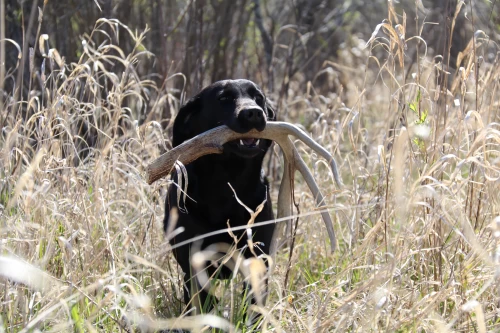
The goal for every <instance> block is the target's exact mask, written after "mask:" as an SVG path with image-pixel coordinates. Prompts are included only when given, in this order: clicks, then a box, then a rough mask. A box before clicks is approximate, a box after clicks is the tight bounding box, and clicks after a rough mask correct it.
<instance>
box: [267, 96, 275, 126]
mask: <svg viewBox="0 0 500 333" xmlns="http://www.w3.org/2000/svg"><path fill="white" fill-rule="evenodd" d="M266 111H267V119H268V120H271V121H275V120H276V111H274V109H273V107H272V106H271V103H270V102H269V100H268V99H266Z"/></svg>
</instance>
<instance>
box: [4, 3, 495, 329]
mask: <svg viewBox="0 0 500 333" xmlns="http://www.w3.org/2000/svg"><path fill="white" fill-rule="evenodd" d="M388 16H389V17H388V20H387V21H385V23H384V25H383V26H379V27H377V29H376V30H375V33H374V35H373V37H372V38H371V39H370V40H362V39H360V38H357V37H355V36H353V37H352V38H351V40H350V41H349V43H348V45H344V46H343V47H342V48H341V49H340V51H339V55H338V56H337V60H335V62H329V63H325V66H324V67H325V71H324V73H322V74H321V75H323V76H325V77H327V80H326V81H329V82H330V83H331V86H336V87H337V89H336V90H327V91H325V89H320V87H317V86H316V85H315V84H316V83H315V82H309V83H303V81H302V80H301V75H300V73H297V75H296V76H295V77H294V78H292V80H291V83H290V88H289V90H290V93H289V96H288V98H287V99H286V100H285V101H284V102H283V103H284V104H283V105H282V110H287V112H283V111H280V112H281V113H280V117H281V120H286V121H290V122H293V123H297V124H300V125H301V126H303V128H304V129H305V130H307V131H308V132H309V133H311V135H312V137H313V138H314V139H315V140H316V141H317V142H319V143H320V144H321V145H322V146H323V147H325V148H326V149H328V150H329V151H330V152H331V153H332V154H333V155H334V156H335V159H336V160H337V163H338V165H339V168H340V172H341V176H342V179H343V183H344V186H343V187H342V188H340V189H339V188H336V187H335V185H334V181H333V178H332V175H331V173H330V172H329V170H328V168H327V165H326V163H324V161H322V160H321V159H320V158H319V157H318V156H316V155H315V154H313V153H312V152H311V151H310V150H309V149H307V148H306V147H305V146H304V145H302V144H300V143H297V146H298V148H299V150H300V152H301V153H302V155H303V157H304V159H305V161H306V162H307V164H308V166H309V167H310V169H311V170H313V173H314V176H315V178H316V180H317V181H318V184H319V185H320V188H321V190H322V192H323V194H325V196H326V200H327V203H328V208H329V212H330V214H331V215H332V217H333V218H334V227H335V231H336V234H337V237H338V243H339V246H338V248H337V250H336V252H335V253H333V254H331V253H330V252H329V243H328V237H327V234H326V229H325V227H324V225H323V222H322V220H321V216H320V215H319V212H318V211H317V210H316V208H315V205H314V198H313V197H312V196H311V194H310V192H309V190H308V189H307V187H306V186H305V184H303V182H302V181H301V178H299V177H298V179H297V180H296V183H295V201H296V202H297V203H298V204H299V205H298V206H299V210H298V211H296V213H297V218H298V224H296V225H297V226H298V227H297V228H296V229H294V230H293V233H294V237H295V242H294V248H293V251H292V252H291V253H290V251H289V249H288V248H287V247H286V246H283V247H282V248H281V249H280V251H279V253H278V255H277V257H276V263H275V264H276V265H275V268H274V272H273V274H272V276H271V277H270V282H269V286H270V292H271V293H270V296H269V297H268V300H267V304H266V306H265V307H258V308H256V309H254V310H256V311H259V312H261V313H264V314H265V318H266V321H265V323H261V326H259V327H258V328H248V327H246V326H245V325H244V322H243V318H244V315H243V313H244V306H243V305H241V304H240V302H239V300H240V298H241V281H239V280H238V281H228V282H226V283H222V284H223V285H222V286H221V287H220V289H222V291H221V293H222V294H224V295H227V298H226V299H225V300H224V301H222V303H224V304H225V306H226V308H227V310H228V311H226V312H227V313H226V314H224V313H222V312H224V311H221V313H216V314H215V315H213V314H210V315H201V316H197V317H191V316H183V307H184V304H183V303H182V289H181V288H182V284H181V282H182V273H181V272H180V269H179V268H178V267H177V265H176V263H175V260H174V259H173V256H172V254H171V250H170V249H169V246H168V242H167V239H166V237H165V235H164V233H163V226H162V222H163V214H164V212H163V209H164V207H163V201H164V198H165V192H166V188H167V186H168V183H169V179H162V180H160V181H158V182H156V183H154V184H153V185H152V186H149V185H147V183H146V181H145V178H144V171H145V167H146V166H147V164H148V163H150V162H151V161H153V160H154V159H155V158H156V157H158V156H159V155H160V154H162V153H163V152H164V151H165V150H167V149H168V147H169V135H168V131H163V129H162V126H161V124H160V119H159V118H158V116H159V115H161V114H162V109H163V108H165V107H166V106H167V105H170V106H171V107H172V109H173V110H177V109H178V107H179V103H180V102H179V100H178V97H176V95H175V94H171V93H170V92H169V91H168V90H167V89H164V87H160V86H157V85H156V84H155V83H154V82H153V81H150V80H149V79H148V78H147V77H145V78H143V77H139V76H138V75H137V73H136V71H135V68H136V66H137V65H138V63H140V62H141V60H142V59H144V58H146V57H148V56H149V54H148V53H147V51H146V50H145V49H144V47H143V46H142V44H141V41H142V40H143V38H148V37H147V34H140V33H136V32H132V31H130V30H128V29H127V27H126V26H122V25H120V24H119V23H117V22H110V21H107V20H104V19H103V20H101V21H100V22H98V23H97V25H96V26H97V28H98V29H101V28H102V29H104V28H103V27H104V26H108V27H111V30H113V29H115V30H113V31H115V32H116V33H117V31H118V30H120V34H124V35H126V38H129V39H132V40H135V41H136V45H137V47H136V48H135V50H134V51H133V52H132V53H130V54H125V53H123V52H122V51H121V50H120V48H119V45H112V44H110V43H103V44H95V43H93V42H92V38H93V35H91V36H88V40H86V42H85V43H84V45H83V54H82V56H81V58H80V60H79V62H78V63H72V64H67V63H64V62H63V60H62V59H61V55H59V54H58V53H57V51H53V50H52V51H49V50H47V49H45V47H44V41H43V38H42V39H40V44H39V45H37V46H36V47H37V48H40V52H41V53H43V54H46V57H45V61H44V62H43V63H42V64H36V63H35V62H34V61H33V60H32V57H31V56H30V52H29V51H25V52H24V59H28V60H27V61H30V63H29V71H30V73H29V75H23V74H22V73H21V74H19V70H16V69H8V68H3V71H2V72H1V73H0V84H1V85H2V86H0V88H3V86H4V84H5V82H15V84H14V87H19V86H22V83H21V82H20V80H21V79H23V77H24V78H28V80H30V82H29V87H30V92H29V95H28V96H29V97H28V98H24V97H21V96H25V94H19V93H18V92H16V91H17V90H14V91H3V90H2V95H1V96H0V125H1V133H0V332H36V331H54V332H60V331H67V332H70V331H75V332H84V331H85V332H86V331H88V332H133V331H144V332H148V331H155V330H158V329H166V328H186V329H188V328H189V329H193V330H195V331H207V330H208V329H207V326H206V325H212V326H214V327H221V328H224V329H225V330H227V331H231V332H236V331H252V330H253V331H266V330H268V331H272V332H274V331H277V332H480V333H483V332H497V331H500V285H499V281H500V280H499V278H500V277H499V272H500V271H499V269H500V195H499V192H500V94H499V91H498V90H499V89H498V88H499V83H500V65H499V60H500V59H499V53H498V51H499V50H498V47H497V45H496V43H495V42H494V38H490V36H488V35H486V34H485V33H484V32H480V31H479V32H477V33H476V34H475V35H474V38H473V39H471V40H470V42H469V46H468V47H467V48H466V49H464V50H462V53H461V55H459V61H460V63H459V64H458V65H457V66H454V65H455V64H453V66H452V67H448V66H447V65H446V64H445V63H442V59H443V58H442V57H440V56H438V55H437V54H431V52H430V51H428V50H427V48H426V43H425V40H422V39H421V38H419V37H418V36H405V33H404V32H405V31H404V30H405V27H406V22H403V21H401V18H399V22H397V20H398V18H396V16H395V15H393V14H392V13H391V12H389V15H388ZM408 24H409V23H408ZM412 24H413V23H412ZM6 44H7V42H6ZM8 47H15V45H12V44H11V43H10V42H8ZM42 49H43V50H42ZM23 51H24V50H21V49H20V54H21V53H22V52H23ZM448 52H449V50H448ZM20 61H22V59H20ZM111 63H113V64H115V66H116V71H110V70H109V66H108V65H109V64H111ZM105 65H106V66H105ZM454 67H457V68H459V69H458V70H454V69H452V68H454ZM168 80H182V77H181V75H173V76H172V77H171V78H169V79H168ZM323 81H324V80H323ZM323 81H321V82H323ZM318 82H319V81H318ZM323 83H324V82H323ZM318 84H319V83H318ZM320 90H321V91H322V93H319V91H320ZM268 94H269V97H270V98H271V99H274V98H277V93H276V92H274V91H268ZM145 105H148V106H150V108H151V109H152V111H151V114H150V115H149V116H148V117H146V118H145V121H144V122H143V121H142V120H144V119H143V118H141V117H143V114H142V110H144V109H145ZM83 126H87V127H88V130H89V131H90V132H91V133H92V135H93V137H98V142H97V143H96V144H95V145H90V144H89V138H86V137H84V135H82V133H84V131H82V130H81V129H82V127H83ZM82 152H83V153H82ZM267 165H268V166H269V167H268V169H269V170H268V173H269V174H270V177H271V181H272V184H273V188H272V191H273V195H272V197H273V201H274V202H275V203H276V199H277V195H276V194H277V190H278V187H279V182H280V174H281V171H282V170H281V168H280V154H279V150H278V149H277V148H275V154H273V156H272V158H271V161H270V162H269V163H268V164H267ZM293 224H294V225H295V220H294V223H293ZM224 290H226V291H234V292H233V293H227V292H224Z"/></svg>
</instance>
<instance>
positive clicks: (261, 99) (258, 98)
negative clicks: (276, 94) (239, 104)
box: [255, 95, 264, 104]
mask: <svg viewBox="0 0 500 333" xmlns="http://www.w3.org/2000/svg"><path fill="white" fill-rule="evenodd" d="M255 101H256V102H257V104H262V103H264V97H263V96H262V95H256V96H255Z"/></svg>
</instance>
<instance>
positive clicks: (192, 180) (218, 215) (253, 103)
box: [164, 80, 275, 305]
mask: <svg viewBox="0 0 500 333" xmlns="http://www.w3.org/2000/svg"><path fill="white" fill-rule="evenodd" d="M268 120H275V114H274V111H273V110H272V108H271V107H270V105H269V104H268V102H267V101H266V98H265V96H264V94H263V93H262V91H261V90H260V89H259V87H258V86H257V85H256V84H254V83H253V82H252V81H248V80H225V81H218V82H215V83H213V84H212V85H210V86H208V87H206V88H204V89H203V90H202V91H201V92H200V93H199V94H198V95H196V96H194V97H193V98H191V99H190V100H189V101H188V102H187V103H186V104H185V105H184V106H183V107H182V108H181V109H180V110H179V113H178V115H177V117H176V119H175V121H174V128H173V146H174V147H176V146H178V145H180V144H181V143H183V142H184V141H186V140H188V139H191V138H193V137H194V136H196V135H198V134H200V133H203V132H205V131H207V130H210V129H212V128H215V127H217V126H220V125H227V126H228V127H229V128H230V129H232V130H233V131H235V132H238V133H246V132H248V131H249V130H251V129H257V130H258V131H262V130H263V129H264V128H265V126H266V122H267V121H268ZM271 143H272V141H270V140H264V139H261V140H257V139H253V138H246V139H243V140H237V141H233V142H229V143H227V144H225V145H224V152H223V153H222V154H220V155H206V156H203V157H201V158H199V159H198V160H196V161H194V162H192V163H191V164H189V165H187V166H186V169H187V175H188V181H189V184H188V188H187V199H186V200H185V202H184V205H182V204H181V207H178V208H179V216H178V220H177V224H176V227H184V229H185V230H184V232H182V233H181V234H179V235H177V236H175V238H173V239H172V241H171V242H172V243H173V244H177V243H180V242H183V241H185V240H188V239H191V238H193V237H195V236H197V235H203V234H206V233H209V232H213V231H216V230H220V229H225V228H227V222H228V221H229V224H230V225H231V227H236V226H242V225H246V224H247V222H248V221H249V219H250V214H249V213H248V212H247V211H246V210H245V208H244V207H242V206H241V205H240V204H239V203H238V202H237V200H236V198H235V196H234V192H233V190H232V189H231V188H230V187H229V185H228V183H229V184H231V186H232V187H233V189H234V191H235V192H236V195H237V196H238V198H239V199H240V200H241V201H242V202H243V203H244V204H245V205H246V206H248V207H249V208H251V209H252V210H254V211H255V209H256V208H257V206H258V205H260V204H261V203H262V202H263V201H264V200H265V199H266V198H267V202H266V203H265V206H264V209H263V210H262V211H261V213H260V214H259V215H258V216H257V218H256V220H255V222H259V221H267V220H272V219H273V218H274V216H273V211H272V205H271V200H270V197H269V191H268V182H267V179H266V178H265V177H264V175H263V172H262V161H263V159H264V155H265V154H266V152H267V150H268V148H269V147H270V145H271ZM175 176H176V175H174V176H173V179H176V177H175ZM178 202H179V201H178V198H177V187H176V186H174V185H172V186H170V188H169V191H168V197H167V200H166V202H165V220H164V228H165V230H168V229H169V217H170V210H171V209H172V208H173V207H177V203H178ZM180 202H181V203H182V200H181V201H180ZM252 231H253V238H252V239H253V242H254V243H259V249H256V250H255V252H256V253H257V254H260V253H261V251H262V252H263V253H265V254H269V248H270V245H271V239H272V236H273V232H274V224H269V225H266V226H262V227H258V228H252ZM241 234H242V233H241V232H238V233H235V235H236V236H240V235H241ZM220 242H224V243H229V244H233V243H234V239H233V238H232V237H231V236H230V235H229V234H228V233H223V234H219V235H217V236H212V237H209V238H205V239H204V240H203V243H202V244H201V249H204V248H206V247H207V246H209V245H211V244H214V243H220ZM246 242H247V238H246V236H245V237H243V238H242V240H241V241H240V242H239V244H238V247H242V246H244V245H246V244H247V243H246ZM190 249H191V247H190V246H189V245H184V246H181V247H179V248H177V249H175V250H174V256H175V258H176V260H177V262H178V263H179V265H180V266H181V268H182V270H183V271H184V273H185V282H186V286H189V285H190V282H192V281H191V279H192V274H191V272H192V267H191V265H190V254H191V253H190V252H191V251H190ZM245 256H246V257H249V256H251V253H250V251H246V252H245ZM223 268H226V267H223ZM208 271H209V273H210V274H212V272H213V271H214V270H213V269H212V270H210V269H209V270H208ZM230 273H231V272H230V270H229V269H227V268H226V269H222V270H221V271H220V273H219V275H218V278H228V277H229V274H230ZM194 279H196V277H194ZM188 289H189V288H184V299H185V301H186V304H188V302H189V300H190V296H191V295H190V293H189V291H188ZM199 296H200V304H201V305H203V304H204V303H205V301H206V299H207V296H208V294H207V292H206V291H204V290H201V292H200V295H199Z"/></svg>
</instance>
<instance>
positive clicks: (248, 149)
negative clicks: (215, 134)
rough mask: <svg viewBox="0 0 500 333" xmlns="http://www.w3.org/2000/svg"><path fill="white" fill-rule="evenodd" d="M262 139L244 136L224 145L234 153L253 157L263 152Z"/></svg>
mask: <svg viewBox="0 0 500 333" xmlns="http://www.w3.org/2000/svg"><path fill="white" fill-rule="evenodd" d="M260 143H261V140H260V139H255V138H243V139H239V140H234V141H230V142H228V143H227V144H225V145H224V147H225V148H226V149H227V150H228V152H231V153H233V154H236V155H238V156H241V157H245V158H252V157H255V156H257V155H258V154H259V153H261V152H262V151H263V150H262V147H260Z"/></svg>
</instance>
